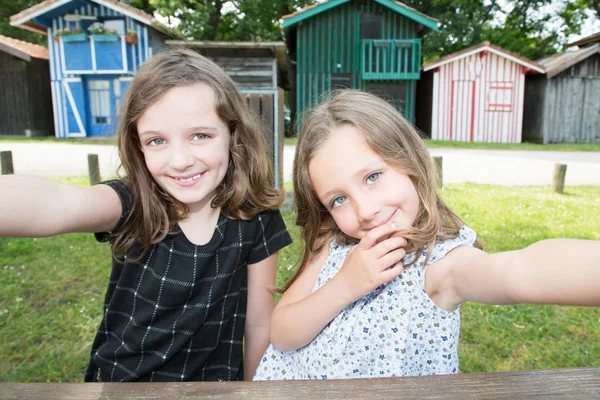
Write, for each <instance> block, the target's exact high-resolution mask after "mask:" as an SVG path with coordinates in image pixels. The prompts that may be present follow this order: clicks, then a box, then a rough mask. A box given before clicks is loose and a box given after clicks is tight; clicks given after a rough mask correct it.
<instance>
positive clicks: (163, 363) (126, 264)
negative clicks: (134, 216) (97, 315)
mask: <svg viewBox="0 0 600 400" xmlns="http://www.w3.org/2000/svg"><path fill="white" fill-rule="evenodd" d="M104 183H105V184H107V185H109V186H110V187H112V188H113V189H114V190H115V191H116V192H117V193H118V195H119V197H120V199H121V203H122V207H123V214H122V216H121V220H120V221H119V223H118V225H117V228H115V230H118V228H119V226H120V225H121V224H122V223H123V221H124V220H125V218H126V217H127V215H128V214H129V213H130V211H131V206H132V201H131V196H132V193H131V190H130V189H129V188H128V186H127V185H126V184H125V183H123V182H122V181H108V182H104ZM96 239H97V240H98V241H109V240H111V236H110V235H109V234H108V233H97V234H96ZM291 241H292V240H291V238H290V235H289V234H288V232H287V230H286V227H285V224H284V222H283V219H282V217H281V214H280V213H279V211H267V212H263V213H260V214H258V215H257V216H256V217H255V218H253V219H252V220H249V221H239V220H231V219H228V218H226V217H225V216H223V215H222V214H221V215H220V216H219V220H218V223H217V226H216V229H215V232H214V234H213V237H212V238H211V239H210V241H209V242H208V243H207V244H205V245H203V246H197V245H195V244H193V243H191V242H190V241H189V240H188V239H187V238H186V236H185V235H184V234H183V232H181V230H180V229H179V228H178V227H177V229H176V232H175V233H174V234H172V235H169V236H167V237H166V238H165V239H164V240H163V241H162V242H160V243H158V244H156V245H153V246H152V248H151V249H150V251H149V252H148V254H147V255H146V256H145V257H144V259H143V260H142V261H140V262H135V261H133V258H135V256H136V255H138V254H140V248H139V247H136V246H134V247H132V248H131V249H130V250H129V251H127V253H126V255H125V257H124V258H123V259H122V260H120V262H119V261H116V260H114V259H113V263H112V273H111V276H110V282H109V285H108V289H107V292H106V298H105V305H104V318H103V319H102V322H101V324H100V327H99V329H98V333H97V334H96V338H95V340H94V343H93V345H92V352H91V360H90V364H89V366H88V370H87V373H86V376H85V380H86V381H88V382H90V381H200V380H205V381H218V380H237V379H242V372H243V367H242V339H243V337H244V325H245V317H246V301H247V269H246V266H247V264H253V263H257V262H259V261H261V260H263V259H265V258H267V257H269V256H270V255H271V254H273V253H275V252H276V251H278V250H280V249H281V248H282V247H285V246H287V245H288V244H289V243H291Z"/></svg>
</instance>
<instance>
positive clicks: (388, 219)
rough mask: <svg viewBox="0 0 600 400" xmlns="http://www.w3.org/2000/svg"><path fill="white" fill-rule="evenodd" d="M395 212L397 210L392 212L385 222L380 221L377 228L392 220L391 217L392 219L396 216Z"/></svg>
mask: <svg viewBox="0 0 600 400" xmlns="http://www.w3.org/2000/svg"><path fill="white" fill-rule="evenodd" d="M396 211H397V210H394V212H393V213H391V214H390V216H389V217H387V218H386V219H385V220H383V221H382V222H381V223H380V224H379V225H378V226H381V225H385V224H387V223H388V222H390V221H391V220H392V217H393V216H394V215H396Z"/></svg>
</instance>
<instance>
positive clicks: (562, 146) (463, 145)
mask: <svg viewBox="0 0 600 400" xmlns="http://www.w3.org/2000/svg"><path fill="white" fill-rule="evenodd" d="M297 142H298V138H297V137H286V138H285V141H284V143H285V144H286V145H291V146H295V145H296V143H297ZM425 145H426V146H427V147H428V148H438V147H452V148H457V149H482V150H534V151H600V143H556V144H537V143H469V142H455V141H450V140H430V139H426V140H425Z"/></svg>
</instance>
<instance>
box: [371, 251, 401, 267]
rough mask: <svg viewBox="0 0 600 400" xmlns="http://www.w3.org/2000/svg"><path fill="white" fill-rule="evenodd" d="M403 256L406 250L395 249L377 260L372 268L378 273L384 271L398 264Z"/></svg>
mask: <svg viewBox="0 0 600 400" xmlns="http://www.w3.org/2000/svg"><path fill="white" fill-rule="evenodd" d="M405 255H406V250H404V249H397V250H394V251H392V252H389V253H388V254H386V255H385V256H383V257H381V258H380V259H379V260H377V262H376V263H375V264H374V266H373V269H374V270H375V271H378V272H379V271H385V270H386V269H388V268H390V266H393V265H395V264H397V263H399V262H400V260H402V258H403V257H404V256H405Z"/></svg>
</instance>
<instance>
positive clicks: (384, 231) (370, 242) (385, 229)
mask: <svg viewBox="0 0 600 400" xmlns="http://www.w3.org/2000/svg"><path fill="white" fill-rule="evenodd" d="M395 231H396V224H394V223H393V222H390V223H387V224H384V225H380V226H378V227H376V228H373V229H371V230H370V231H369V232H367V234H366V235H365V236H364V237H363V238H362V239H361V240H360V243H358V246H360V247H361V248H362V249H363V250H368V249H370V248H372V247H373V246H374V245H376V244H377V243H378V242H380V241H381V240H382V239H384V238H387V237H386V236H388V235H391V234H392V233H394V232H395Z"/></svg>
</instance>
